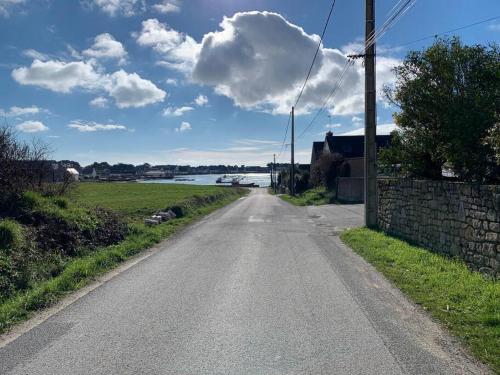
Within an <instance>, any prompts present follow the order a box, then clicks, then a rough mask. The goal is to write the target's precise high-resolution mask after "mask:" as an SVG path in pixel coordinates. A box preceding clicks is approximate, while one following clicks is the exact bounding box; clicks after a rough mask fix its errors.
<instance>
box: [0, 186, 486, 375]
mask: <svg viewBox="0 0 500 375" xmlns="http://www.w3.org/2000/svg"><path fill="white" fill-rule="evenodd" d="M362 211H363V207H362V206H359V205H358V206H355V205H353V206H326V207H311V208H303V207H293V206H291V205H289V204H287V203H285V202H282V201H281V200H280V199H279V198H276V197H273V196H270V195H268V194H267V193H266V192H265V191H264V190H254V191H253V192H252V194H251V195H250V196H249V197H246V198H244V199H241V200H239V201H237V202H235V203H234V204H232V205H230V206H228V207H226V208H224V209H222V210H220V211H218V212H216V213H214V214H212V215H211V216H209V217H207V218H206V219H204V220H203V221H201V222H199V223H197V224H196V225H194V226H192V227H191V228H189V229H188V230H186V231H184V232H183V233H182V234H180V235H178V236H177V237H176V238H175V239H173V240H170V241H167V242H165V243H164V244H162V245H161V246H160V247H159V249H158V251H156V252H154V253H153V255H151V256H150V257H148V258H146V259H144V260H143V261H141V262H139V263H138V264H136V265H134V266H133V267H131V268H129V269H128V270H126V271H124V272H122V273H120V274H118V275H117V276H115V277H113V278H112V279H111V280H109V281H107V282H106V283H104V284H103V285H101V286H100V287H98V288H96V289H95V290H93V291H92V292H90V293H89V294H87V295H85V296H84V297H82V298H80V299H79V300H77V301H76V302H74V303H72V304H71V305H69V306H68V307H66V308H64V309H63V310H61V311H59V312H58V313H57V314H55V315H53V316H51V317H50V318H49V319H47V320H46V321H44V322H43V323H41V324H40V325H38V326H36V327H35V328H33V329H31V330H29V331H28V332H26V333H24V334H23V335H21V336H20V337H18V338H17V339H16V340H14V341H12V342H10V343H9V344H7V345H6V346H4V347H3V348H2V349H0V374H43V375H47V374H85V375H89V374H120V375H123V374H175V375H184V374H185V375H188V374H189V375H194V374H238V375H244V374H263V375H274V374H276V375H277V374H280V375H281V374H287V375H288V374H290V375H291V374H328V375H332V374H385V375H389V374H461V373H471V374H479V373H483V372H482V370H481V368H480V367H478V366H477V365H476V364H474V363H473V362H472V361H470V360H469V359H468V358H467V357H466V356H465V355H464V354H463V352H462V350H461V349H460V347H459V346H458V345H457V344H456V343H455V342H454V340H453V339H451V338H450V337H449V336H447V335H446V334H445V333H443V331H442V330H441V329H440V328H439V327H438V326H437V325H436V324H435V323H433V322H432V321H431V320H430V319H429V318H428V317H427V316H426V315H424V314H423V313H422V312H421V311H420V310H419V309H418V308H416V307H415V306H414V305H413V304H411V303H409V302H408V301H407V300H406V299H405V298H404V297H403V296H402V295H401V293H400V292H399V291H398V290H396V289H394V288H393V287H392V286H391V285H390V284H389V283H388V282H387V281H386V280H385V279H384V278H383V277H381V276H380V275H379V274H378V273H377V272H375V271H374V270H373V268H372V267H371V266H369V265H368V264H367V263H365V262H364V261H363V260H362V259H361V258H360V257H358V256H357V255H355V254H354V253H352V252H351V251H350V250H349V249H348V248H346V247H345V246H344V245H343V244H342V243H341V242H340V240H339V238H338V233H339V232H340V231H341V230H342V228H345V227H352V226H357V225H361V224H362Z"/></svg>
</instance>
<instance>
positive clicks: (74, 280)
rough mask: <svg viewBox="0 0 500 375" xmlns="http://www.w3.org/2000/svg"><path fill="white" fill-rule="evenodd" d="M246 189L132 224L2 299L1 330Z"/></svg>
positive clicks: (227, 192)
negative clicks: (159, 219) (118, 237)
mask: <svg viewBox="0 0 500 375" xmlns="http://www.w3.org/2000/svg"><path fill="white" fill-rule="evenodd" d="M221 191H222V192H221ZM245 192H246V191H245V190H243V189H222V190H220V189H219V190H218V194H217V199H216V200H211V201H210V202H207V204H205V205H203V204H196V205H194V204H193V202H192V201H185V202H183V203H181V204H182V205H184V207H185V208H186V209H185V212H186V214H185V216H183V217H181V218H178V219H175V220H171V221H169V222H166V223H163V224H160V225H157V226H154V227H146V226H144V225H143V224H140V223H134V224H131V231H130V234H129V235H128V236H127V237H126V239H125V240H124V241H122V242H120V243H119V244H117V245H112V246H108V247H104V248H101V249H99V250H97V251H95V252H92V253H91V254H89V255H87V256H84V257H80V258H74V259H72V260H70V261H69V262H68V263H67V265H66V266H65V268H64V270H63V271H62V272H61V273H60V274H59V275H58V276H56V277H54V278H52V279H50V280H47V281H44V282H40V283H39V284H37V285H35V286H34V287H33V288H31V289H29V290H27V291H25V292H23V293H19V294H17V295H15V296H13V297H11V298H9V299H7V300H5V301H2V302H1V304H0V333H3V332H5V331H6V330H7V329H8V328H10V327H11V326H12V325H14V324H16V323H18V322H21V321H23V320H26V319H28V318H29V317H30V316H31V315H32V314H33V313H34V312H35V311H37V310H39V309H42V308H46V307H49V306H51V305H53V304H54V303H55V302H57V301H59V300H60V299H62V298H63V297H64V296H66V295H67V294H69V293H71V292H73V291H75V290H77V289H79V288H81V287H83V286H85V285H87V284H88V283H89V282H91V281H92V280H93V279H94V278H95V277H96V276H99V275H101V274H103V273H105V272H106V271H109V270H110V269H112V268H114V267H115V266H116V265H118V264H119V263H121V262H123V261H125V260H127V259H128V258H130V257H132V256H133V255H136V254H138V253H139V252H141V251H142V250H144V249H147V248H149V247H151V246H153V245H154V244H156V243H158V242H160V241H161V240H163V239H165V238H168V237H169V236H171V235H172V234H174V233H175V232H177V231H178V230H180V229H182V228H184V227H186V226H187V225H188V224H191V223H192V222H194V221H195V220H197V219H199V218H201V217H203V216H205V215H207V214H209V213H211V212H213V211H215V210H217V209H219V208H221V207H223V206H225V205H227V204H229V203H231V202H233V201H235V200H236V199H238V198H239V197H241V196H242V195H244V194H245Z"/></svg>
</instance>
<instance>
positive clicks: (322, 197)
mask: <svg viewBox="0 0 500 375" xmlns="http://www.w3.org/2000/svg"><path fill="white" fill-rule="evenodd" d="M279 197H280V198H281V199H283V200H284V201H286V202H288V203H291V204H293V205H295V206H320V205H323V204H331V203H336V201H335V192H333V191H328V190H326V189H325V188H324V187H318V188H314V189H309V190H306V191H305V192H304V193H302V194H298V195H296V196H295V197H292V196H291V195H288V194H282V195H280V196H279Z"/></svg>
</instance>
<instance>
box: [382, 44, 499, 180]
mask: <svg viewBox="0 0 500 375" xmlns="http://www.w3.org/2000/svg"><path fill="white" fill-rule="evenodd" d="M394 73H395V75H396V84H395V85H394V86H392V87H386V88H385V93H386V96H387V98H388V99H389V100H390V101H391V102H392V103H393V104H394V105H395V106H397V107H398V108H399V111H398V112H397V113H395V114H394V119H395V122H396V125H397V126H398V127H399V131H397V134H393V140H392V146H391V148H389V149H384V150H382V151H381V153H380V156H379V160H380V164H381V166H382V167H384V166H385V167H388V166H394V165H398V166H399V167H400V172H401V173H402V174H404V175H405V176H410V177H424V178H432V179H440V178H443V176H442V170H443V168H448V169H450V170H451V171H452V172H453V174H454V175H455V176H456V177H458V178H459V179H460V180H464V181H495V180H498V179H499V176H500V175H499V172H500V165H499V163H500V126H499V123H500V120H499V107H500V54H499V48H498V45H496V44H493V45H490V46H482V45H474V46H466V45H464V44H462V43H461V41H460V40H459V39H458V38H452V39H438V40H436V42H435V43H434V44H433V45H432V46H431V47H429V48H428V49H426V50H423V51H413V52H410V53H409V54H408V55H407V56H406V58H405V59H404V61H403V63H402V64H401V65H399V66H397V67H396V68H394Z"/></svg>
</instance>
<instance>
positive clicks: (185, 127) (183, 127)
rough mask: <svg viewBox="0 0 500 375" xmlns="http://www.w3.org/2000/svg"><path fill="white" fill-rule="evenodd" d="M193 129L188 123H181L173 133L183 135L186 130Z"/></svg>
mask: <svg viewBox="0 0 500 375" xmlns="http://www.w3.org/2000/svg"><path fill="white" fill-rule="evenodd" d="M192 129H193V128H192V127H191V124H190V123H189V122H185V121H184V122H183V123H182V124H181V126H179V127H178V128H175V131H176V132H178V133H183V132H186V131H188V130H192Z"/></svg>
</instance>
